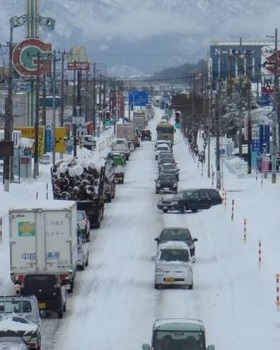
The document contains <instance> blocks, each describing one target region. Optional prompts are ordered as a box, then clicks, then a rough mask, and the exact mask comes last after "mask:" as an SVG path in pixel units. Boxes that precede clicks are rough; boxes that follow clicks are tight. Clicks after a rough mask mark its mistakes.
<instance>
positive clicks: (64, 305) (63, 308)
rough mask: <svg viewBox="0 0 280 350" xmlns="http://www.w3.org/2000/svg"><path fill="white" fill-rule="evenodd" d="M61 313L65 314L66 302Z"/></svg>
mask: <svg viewBox="0 0 280 350" xmlns="http://www.w3.org/2000/svg"><path fill="white" fill-rule="evenodd" d="M63 312H66V302H65V304H64V305H63Z"/></svg>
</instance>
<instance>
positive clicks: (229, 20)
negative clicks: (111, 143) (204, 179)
mask: <svg viewBox="0 0 280 350" xmlns="http://www.w3.org/2000/svg"><path fill="white" fill-rule="evenodd" d="M34 1H35V0H34ZM38 2H39V12H40V15H42V16H49V17H52V18H54V19H55V20H56V27H55V30H54V31H53V32H44V31H41V34H40V35H41V38H42V39H43V40H47V41H50V42H52V43H53V44H54V46H55V47H56V48H65V49H66V50H69V49H70V48H71V47H72V46H85V47H86V49H87V51H88V53H89V56H90V60H91V62H100V63H101V62H102V63H106V64H107V68H108V70H110V71H111V73H114V72H112V70H113V71H114V70H116V71H117V70H118V66H128V67H131V69H137V71H141V72H143V73H154V72H156V71H159V70H162V69H164V68H166V67H172V66H178V65H181V64H184V63H187V62H189V63H195V62H197V61H198V60H199V59H202V58H206V57H207V52H208V49H209V45H210V42H211V41H212V40H218V39H236V40H238V39H239V38H240V37H242V38H245V39H256V40H258V39H263V38H265V37H266V36H267V35H273V34H274V30H275V28H277V25H278V18H279V15H280V3H279V1H278V0H267V1H265V2H264V1H262V0H248V1H244V0H234V1H232V0H223V1H221V0H141V1H136V0H79V1H77V0H38ZM26 3H27V0H9V1H4V0H2V1H1V4H0V42H2V43H5V42H7V41H8V39H9V29H10V28H9V18H10V17H12V16H21V15H23V14H24V13H26ZM14 32H15V33H14V36H15V38H16V39H17V40H19V39H20V38H24V36H25V31H24V29H22V28H16V29H15V30H14ZM113 67H114V68H113ZM112 68H113V69H112Z"/></svg>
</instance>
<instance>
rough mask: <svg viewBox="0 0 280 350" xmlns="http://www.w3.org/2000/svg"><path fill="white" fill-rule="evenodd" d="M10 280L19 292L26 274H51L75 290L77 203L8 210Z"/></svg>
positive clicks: (50, 202)
mask: <svg viewBox="0 0 280 350" xmlns="http://www.w3.org/2000/svg"><path fill="white" fill-rule="evenodd" d="M9 238H10V277H11V280H12V282H13V283H14V284H15V288H16V292H17V293H20V290H21V287H22V285H23V284H24V277H25V275H26V274H28V275H30V274H40V273H51V274H56V275H58V276H59V277H60V279H61V280H62V283H63V284H64V285H65V286H66V289H68V291H72V290H73V286H74V279H75V273H76V270H77V209H76V202H75V201H65V200H48V201H42V202H40V201H34V202H33V203H31V204H28V205H27V204H26V203H25V204H24V205H22V206H17V207H13V208H11V209H9Z"/></svg>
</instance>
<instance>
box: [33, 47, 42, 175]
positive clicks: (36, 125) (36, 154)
mask: <svg viewBox="0 0 280 350" xmlns="http://www.w3.org/2000/svg"><path fill="white" fill-rule="evenodd" d="M39 68H40V54H39V53H37V72H38V71H39ZM39 83H40V75H39V74H38V73H37V77H36V94H35V123H34V129H35V147H34V173H33V176H34V179H36V178H37V177H38V175H39V110H40V109H39V105H40V102H39V101H40V100H39V93H40V89H39Z"/></svg>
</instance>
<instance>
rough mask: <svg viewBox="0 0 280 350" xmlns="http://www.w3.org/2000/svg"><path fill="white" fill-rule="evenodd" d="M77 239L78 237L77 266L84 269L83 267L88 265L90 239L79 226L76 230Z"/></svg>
mask: <svg viewBox="0 0 280 350" xmlns="http://www.w3.org/2000/svg"><path fill="white" fill-rule="evenodd" d="M77 239H78V244H77V248H78V260H77V265H78V268H79V269H80V270H84V269H85V267H86V266H88V260H89V242H90V239H89V237H87V236H86V235H85V234H84V233H83V232H82V231H81V229H80V228H79V227H78V231H77Z"/></svg>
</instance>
